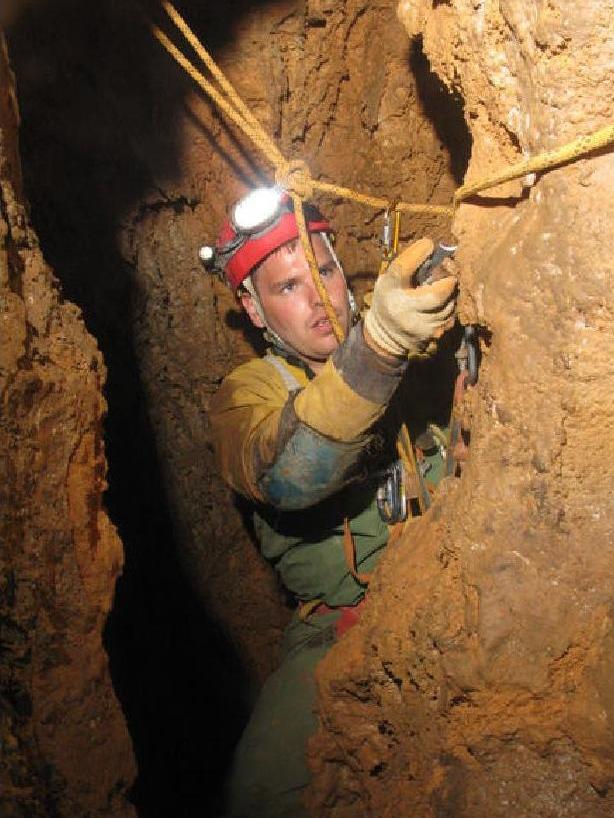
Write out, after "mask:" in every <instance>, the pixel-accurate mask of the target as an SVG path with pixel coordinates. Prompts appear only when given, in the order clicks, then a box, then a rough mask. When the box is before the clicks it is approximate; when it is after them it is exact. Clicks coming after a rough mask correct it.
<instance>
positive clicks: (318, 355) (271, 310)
mask: <svg viewBox="0 0 614 818" xmlns="http://www.w3.org/2000/svg"><path fill="white" fill-rule="evenodd" d="M311 238H312V243H313V250H314V254H315V257H316V262H317V264H318V267H319V269H320V276H321V277H322V281H323V283H324V286H325V287H326V291H327V292H328V296H329V298H330V300H331V303H332V305H333V308H334V310H335V313H336V314H337V318H338V319H339V323H340V324H341V326H342V328H343V330H344V333H345V334H347V332H348V330H349V327H350V306H349V302H348V291H347V286H346V283H345V277H344V275H343V272H342V271H341V270H340V269H339V267H337V265H336V264H335V261H334V259H333V257H332V256H331V254H330V251H329V249H328V247H327V246H326V242H325V241H324V239H323V238H322V236H320V235H319V234H318V233H316V234H313V235H312V237H311ZM252 280H253V283H254V287H255V288H256V292H257V293H258V295H259V297H260V303H261V305H262V309H263V311H264V315H265V317H266V320H267V323H268V325H269V327H270V328H271V329H272V330H273V331H274V332H276V333H277V334H278V335H279V336H280V338H281V339H282V340H283V341H285V342H286V344H288V346H290V347H292V349H294V350H295V351H296V352H297V353H298V355H299V357H300V358H302V359H303V360H304V361H305V362H306V363H307V364H309V366H311V368H312V369H314V370H315V371H317V370H318V369H320V368H321V366H322V365H323V363H324V362H325V361H326V359H327V358H328V356H329V355H330V354H331V352H333V350H335V349H336V347H337V339H336V338H335V334H334V332H333V328H332V326H331V324H330V321H329V320H328V319H327V317H326V312H325V310H324V305H323V304H322V301H321V299H320V296H319V295H318V291H317V290H316V288H315V286H314V283H313V280H312V278H311V272H310V271H309V265H308V264H307V261H306V259H305V254H304V253H303V248H302V246H301V243H300V241H297V242H291V243H290V244H286V245H284V246H283V247H281V248H280V249H279V250H278V251H276V252H275V253H273V255H271V256H269V257H268V258H267V259H265V260H264V261H263V263H262V264H261V265H260V267H259V269H258V270H257V272H256V273H255V274H254V276H253V278H252ZM241 301H242V303H243V306H244V308H245V310H246V311H247V313H248V315H249V317H250V319H251V320H252V323H254V324H255V325H256V326H257V327H263V326H264V324H263V322H262V319H261V318H260V316H259V315H258V312H257V310H256V307H255V305H254V302H253V299H252V297H251V296H250V295H249V293H243V294H242V295H241Z"/></svg>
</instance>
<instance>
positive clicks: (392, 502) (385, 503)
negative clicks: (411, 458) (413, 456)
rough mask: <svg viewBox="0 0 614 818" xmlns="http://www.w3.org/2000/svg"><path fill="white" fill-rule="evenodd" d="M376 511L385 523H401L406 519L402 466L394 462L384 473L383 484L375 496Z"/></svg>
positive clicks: (398, 461)
mask: <svg viewBox="0 0 614 818" xmlns="http://www.w3.org/2000/svg"><path fill="white" fill-rule="evenodd" d="M375 500H376V503H377V510H378V511H379V515H380V517H381V518H382V520H383V521H384V522H385V523H388V524H389V525H392V524H393V523H402V522H403V521H404V520H406V519H407V511H408V508H407V495H406V493H405V485H404V480H403V464H402V463H401V461H400V460H396V461H395V462H394V463H393V464H392V465H391V466H390V468H389V469H387V471H386V472H385V473H384V482H383V483H382V484H381V485H380V486H379V487H378V489H377V493H376V495H375Z"/></svg>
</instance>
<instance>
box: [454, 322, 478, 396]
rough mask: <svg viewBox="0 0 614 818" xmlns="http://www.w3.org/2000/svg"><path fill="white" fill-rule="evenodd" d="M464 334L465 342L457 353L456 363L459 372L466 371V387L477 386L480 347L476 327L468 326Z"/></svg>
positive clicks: (462, 342) (463, 341)
mask: <svg viewBox="0 0 614 818" xmlns="http://www.w3.org/2000/svg"><path fill="white" fill-rule="evenodd" d="M463 329H464V332H463V340H462V341H461V345H460V347H459V348H458V352H456V355H455V357H456V362H457V364H458V369H459V372H464V371H466V373H467V374H466V377H465V385H466V386H475V384H476V383H477V380H478V346H477V338H476V334H475V327H474V326H473V325H472V324H467V326H465V327H464V328H463Z"/></svg>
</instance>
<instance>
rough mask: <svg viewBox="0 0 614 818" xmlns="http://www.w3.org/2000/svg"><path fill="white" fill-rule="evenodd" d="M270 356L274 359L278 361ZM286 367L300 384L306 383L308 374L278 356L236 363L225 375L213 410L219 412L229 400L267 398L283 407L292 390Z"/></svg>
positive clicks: (236, 402) (235, 401) (244, 400)
mask: <svg viewBox="0 0 614 818" xmlns="http://www.w3.org/2000/svg"><path fill="white" fill-rule="evenodd" d="M269 358H274V361H275V362H272V361H271V360H270V359H269ZM284 370H287V371H288V372H289V373H290V374H291V376H292V377H293V378H294V380H295V381H296V382H297V384H298V386H304V385H306V384H307V382H308V381H307V377H306V376H305V374H304V373H303V372H302V371H301V370H300V369H299V368H298V367H295V366H292V365H291V364H288V363H287V362H286V361H284V359H283V358H281V357H279V356H269V355H265V356H264V357H262V358H252V359H251V360H249V361H246V362H245V363H243V364H240V365H239V366H237V367H236V368H235V369H233V370H232V372H230V373H229V374H228V375H227V376H226V377H225V378H224V380H223V381H222V385H221V386H220V388H219V390H218V392H217V394H216V395H215V396H214V399H213V405H212V409H213V410H214V411H216V410H217V411H219V410H220V409H221V408H222V406H227V405H228V403H232V404H233V405H235V406H237V405H240V404H243V403H245V402H249V403H251V402H253V401H267V402H271V403H276V404H279V405H280V406H283V404H284V403H285V402H286V400H287V398H288V392H289V388H288V382H287V378H285V377H284Z"/></svg>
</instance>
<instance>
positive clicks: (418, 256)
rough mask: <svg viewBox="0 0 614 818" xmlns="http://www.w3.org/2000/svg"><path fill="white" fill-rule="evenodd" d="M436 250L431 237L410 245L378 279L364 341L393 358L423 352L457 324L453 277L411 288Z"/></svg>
mask: <svg viewBox="0 0 614 818" xmlns="http://www.w3.org/2000/svg"><path fill="white" fill-rule="evenodd" d="M432 252H433V242H432V241H431V240H430V239H420V240H419V241H416V242H414V243H413V244H410V245H409V247H408V248H407V249H405V250H404V251H403V252H402V253H401V254H400V255H399V256H397V258H396V259H395V260H394V261H393V262H392V263H391V264H390V266H389V267H388V269H387V270H386V272H385V273H383V274H382V275H381V276H380V277H379V278H378V279H377V281H376V283H375V288H374V290H373V297H372V300H371V309H370V310H369V312H368V313H367V315H366V317H365V322H364V329H365V340H366V341H367V344H369V346H371V347H372V348H373V349H374V350H375V351H376V352H380V353H383V354H384V355H391V356H394V357H401V356H405V355H410V356H411V355H420V354H421V353H422V352H424V350H425V349H426V348H427V346H428V345H429V342H430V341H432V340H433V339H434V338H439V337H440V336H441V335H443V333H444V332H445V331H446V330H448V329H450V328H451V327H452V325H453V323H454V317H453V314H454V310H455V307H456V287H457V280H456V278H455V277H454V276H447V277H446V278H442V279H439V280H438V281H435V282H434V283H433V284H423V285H422V286H421V287H412V283H411V279H412V276H413V274H414V273H415V272H416V270H417V269H418V267H419V266H420V264H422V262H423V261H424V260H425V259H427V258H428V256H430V254H431V253H432Z"/></svg>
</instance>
